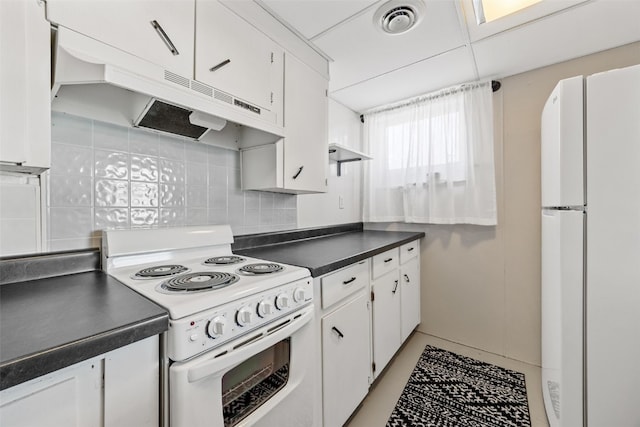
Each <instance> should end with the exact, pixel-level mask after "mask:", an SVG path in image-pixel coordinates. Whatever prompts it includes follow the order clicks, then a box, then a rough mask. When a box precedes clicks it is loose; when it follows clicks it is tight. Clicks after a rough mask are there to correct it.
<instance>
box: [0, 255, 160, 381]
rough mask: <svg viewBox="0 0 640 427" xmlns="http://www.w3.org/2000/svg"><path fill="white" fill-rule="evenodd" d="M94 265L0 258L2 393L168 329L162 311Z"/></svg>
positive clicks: (67, 259) (54, 258)
mask: <svg viewBox="0 0 640 427" xmlns="http://www.w3.org/2000/svg"><path fill="white" fill-rule="evenodd" d="M99 260H100V256H99V251H98V250H86V251H75V252H62V253H50V254H39V255H33V256H28V257H20V258H9V257H7V258H0V269H1V272H2V273H1V278H0V390H4V389H8V388H10V387H13V386H16V385H18V384H21V383H24V382H26V381H29V380H31V379H34V378H37V377H40V376H42V375H45V374H49V373H51V372H54V371H57V370H60V369H63V368H65V367H68V366H70V365H73V364H76V363H78V362H82V361H85V360H87V359H90V358H93V357H95V356H98V355H101V354H104V353H107V352H109V351H112V350H115V349H118V348H120V347H124V346H126V345H129V344H132V343H135V342H138V341H141V340H143V339H145V338H149V337H153V336H156V335H159V334H161V333H163V332H165V331H166V330H167V328H168V316H167V313H166V312H165V310H163V309H162V308H160V307H158V306H157V305H156V304H154V303H152V302H151V301H149V300H147V299H146V298H144V297H142V296H140V295H138V294H137V293H136V292H134V291H132V290H131V289H129V288H127V287H126V286H124V285H122V284H121V283H120V282H118V281H117V280H115V279H113V278H111V277H109V276H108V275H106V274H105V273H103V272H102V271H99V265H100V261H99ZM45 271H50V272H51V271H53V272H55V273H54V274H56V275H55V276H54V277H44V272H45ZM8 281H9V282H10V283H7V282H8Z"/></svg>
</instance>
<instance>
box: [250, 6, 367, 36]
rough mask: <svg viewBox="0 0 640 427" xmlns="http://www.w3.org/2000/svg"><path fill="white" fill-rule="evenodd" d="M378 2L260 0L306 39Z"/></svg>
mask: <svg viewBox="0 0 640 427" xmlns="http://www.w3.org/2000/svg"><path fill="white" fill-rule="evenodd" d="M376 1H378V0H349V1H345V0H262V3H264V4H265V5H266V6H267V7H268V8H269V9H271V10H272V11H273V12H275V13H276V14H277V15H278V16H279V17H280V18H282V19H284V20H285V21H286V22H287V23H288V24H290V25H291V26H292V27H293V28H295V29H296V30H297V31H298V32H299V33H300V34H302V35H303V36H305V37H306V38H307V39H312V38H313V37H314V36H316V35H318V34H320V33H321V32H323V31H325V30H326V29H327V28H330V27H332V26H334V25H336V24H337V23H339V22H341V21H343V20H345V19H347V18H349V17H350V16H353V15H355V14H356V13H358V12H360V11H361V10H362V9H365V8H367V7H368V6H370V5H372V4H373V3H375V2H376Z"/></svg>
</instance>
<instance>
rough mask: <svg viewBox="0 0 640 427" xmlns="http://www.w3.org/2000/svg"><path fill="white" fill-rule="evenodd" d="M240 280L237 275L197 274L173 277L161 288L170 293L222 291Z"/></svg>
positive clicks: (216, 272) (213, 272) (214, 272)
mask: <svg viewBox="0 0 640 427" xmlns="http://www.w3.org/2000/svg"><path fill="white" fill-rule="evenodd" d="M239 279H240V278H239V277H238V276H237V275H235V274H230V273H221V272H218V271H212V272H197V273H189V274H183V275H182V276H178V277H172V278H171V279H169V280H167V281H165V282H163V283H162V284H161V285H160V288H161V289H163V290H165V291H169V292H202V291H211V290H216V289H221V288H224V287H226V286H229V285H231V284H233V283H235V282H237V281H238V280H239Z"/></svg>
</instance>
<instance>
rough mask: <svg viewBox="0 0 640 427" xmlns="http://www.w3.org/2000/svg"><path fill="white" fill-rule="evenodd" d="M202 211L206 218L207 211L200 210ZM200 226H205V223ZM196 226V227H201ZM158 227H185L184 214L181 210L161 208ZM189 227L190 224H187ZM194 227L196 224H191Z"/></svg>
mask: <svg viewBox="0 0 640 427" xmlns="http://www.w3.org/2000/svg"><path fill="white" fill-rule="evenodd" d="M201 210H202V211H204V216H205V218H206V216H207V210H206V209H201ZM202 224H206V221H205V222H204V223H202ZM202 224H198V225H202ZM160 225H161V226H165V227H177V226H181V225H186V214H185V210H184V209H183V208H177V209H172V208H169V209H167V208H161V209H160ZM189 225H191V224H189ZM193 225H196V224H193Z"/></svg>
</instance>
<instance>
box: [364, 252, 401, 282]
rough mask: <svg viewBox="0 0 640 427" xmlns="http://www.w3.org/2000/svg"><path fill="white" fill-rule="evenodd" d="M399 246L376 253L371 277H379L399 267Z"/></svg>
mask: <svg viewBox="0 0 640 427" xmlns="http://www.w3.org/2000/svg"><path fill="white" fill-rule="evenodd" d="M398 258H399V256H398V248H393V249H391V250H388V251H386V252H383V253H381V254H378V255H375V256H374V257H373V260H372V269H371V278H372V279H377V278H378V277H380V276H382V275H383V274H386V273H388V272H390V271H392V270H396V269H397V268H398Z"/></svg>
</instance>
